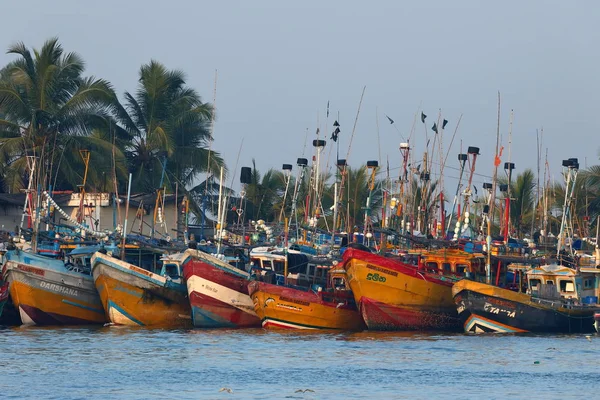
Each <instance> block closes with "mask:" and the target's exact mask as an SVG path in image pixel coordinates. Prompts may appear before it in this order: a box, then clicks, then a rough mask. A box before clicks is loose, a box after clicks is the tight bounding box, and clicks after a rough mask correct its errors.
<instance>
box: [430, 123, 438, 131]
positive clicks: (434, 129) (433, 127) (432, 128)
mask: <svg viewBox="0 0 600 400" xmlns="http://www.w3.org/2000/svg"><path fill="white" fill-rule="evenodd" d="M431 130H432V131H434V132H435V133H438V131H437V124H436V123H435V122H434V123H433V126H432V127H431Z"/></svg>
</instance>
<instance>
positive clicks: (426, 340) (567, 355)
mask: <svg viewBox="0 0 600 400" xmlns="http://www.w3.org/2000/svg"><path fill="white" fill-rule="evenodd" d="M0 350H1V357H0V366H1V368H0V398H3V399H7V398H8V399H23V398H36V399H112V398H114V399H117V398H118V399H171V398H172V399H201V398H206V399H269V398H275V399H285V398H288V399H363V398H383V399H431V398H486V399H487V398H507V397H511V398H529V399H538V398H539V399H550V398H560V399H568V398H573V399H575V398H577V399H581V398H597V397H598V396H599V393H600V377H599V371H598V369H599V368H598V358H599V356H600V336H597V335H565V336H549V335H544V336H533V335H517V336H513V335H510V336H499V335H466V334H440V333H434V334H425V333H383V332H382V333H378V332H360V333H327V332H321V333H314V332H308V333H304V332H273V331H265V330H262V329H250V330H149V329H132V328H124V327H116V326H107V327H84V328H77V327H64V328H39V327H6V328H2V329H0Z"/></svg>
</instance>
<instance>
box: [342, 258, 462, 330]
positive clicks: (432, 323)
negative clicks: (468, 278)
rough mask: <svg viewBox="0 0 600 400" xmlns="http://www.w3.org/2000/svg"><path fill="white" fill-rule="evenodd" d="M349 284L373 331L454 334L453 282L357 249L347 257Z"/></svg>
mask: <svg viewBox="0 0 600 400" xmlns="http://www.w3.org/2000/svg"><path fill="white" fill-rule="evenodd" d="M344 267H345V269H346V271H347V275H348V282H349V285H350V288H351V289H352V292H353V293H354V297H355V299H356V302H357V304H358V305H359V309H360V311H361V314H362V317H363V319H364V321H365V323H366V324H367V327H368V328H369V329H372V330H430V329H442V330H455V329H459V328H460V321H459V319H458V314H457V312H456V306H455V304H454V301H453V299H452V283H453V281H451V280H449V279H445V278H444V277H442V276H439V275H433V274H428V273H426V272H424V271H420V270H419V269H418V268H417V267H416V266H412V265H408V264H404V263H401V262H399V261H395V260H393V259H390V258H386V257H382V256H379V255H376V254H372V253H367V252H364V251H360V250H356V249H348V250H346V252H345V253H344Z"/></svg>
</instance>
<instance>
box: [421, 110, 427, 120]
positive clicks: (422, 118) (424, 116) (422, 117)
mask: <svg viewBox="0 0 600 400" xmlns="http://www.w3.org/2000/svg"><path fill="white" fill-rule="evenodd" d="M425 118H427V115H425V114H423V111H421V122H422V123H425Z"/></svg>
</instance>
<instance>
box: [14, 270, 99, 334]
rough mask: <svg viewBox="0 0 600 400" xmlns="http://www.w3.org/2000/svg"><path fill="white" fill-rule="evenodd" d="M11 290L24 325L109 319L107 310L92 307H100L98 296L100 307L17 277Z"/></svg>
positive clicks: (85, 323) (72, 323) (87, 323)
mask: <svg viewBox="0 0 600 400" xmlns="http://www.w3.org/2000/svg"><path fill="white" fill-rule="evenodd" d="M53 285H58V284H53ZM10 292H11V298H12V300H13V303H14V305H15V308H17V309H18V310H19V314H20V317H21V322H22V323H23V324H29V325H33V324H35V325H89V324H103V323H105V322H106V316H105V315H104V313H99V312H97V311H91V310H90V309H94V310H98V309H99V306H101V303H100V299H99V298H97V305H98V307H95V304H82V303H81V302H80V301H81V300H80V299H79V298H74V297H70V296H68V295H67V294H66V293H62V292H61V293H57V292H52V291H47V290H43V289H39V288H36V287H33V286H30V285H27V284H26V283H23V282H20V281H18V280H15V281H12V282H11V285H10ZM95 296H97V293H96V295H95ZM95 296H94V297H95ZM70 303H74V304H70ZM82 306H84V307H82Z"/></svg>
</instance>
